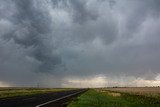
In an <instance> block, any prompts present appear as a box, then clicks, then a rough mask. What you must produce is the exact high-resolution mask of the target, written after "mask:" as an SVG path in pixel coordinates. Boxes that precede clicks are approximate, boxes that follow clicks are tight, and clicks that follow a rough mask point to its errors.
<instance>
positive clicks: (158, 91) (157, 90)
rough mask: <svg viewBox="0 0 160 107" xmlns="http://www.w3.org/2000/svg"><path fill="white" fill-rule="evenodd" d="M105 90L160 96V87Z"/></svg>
mask: <svg viewBox="0 0 160 107" xmlns="http://www.w3.org/2000/svg"><path fill="white" fill-rule="evenodd" d="M103 90H110V91H115V92H125V93H130V94H136V95H145V96H149V97H157V96H160V87H128V88H105V89H103Z"/></svg>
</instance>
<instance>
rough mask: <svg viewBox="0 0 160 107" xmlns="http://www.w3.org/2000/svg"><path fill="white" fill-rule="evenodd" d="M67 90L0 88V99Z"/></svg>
mask: <svg viewBox="0 0 160 107" xmlns="http://www.w3.org/2000/svg"><path fill="white" fill-rule="evenodd" d="M64 90H69V88H68V89H67V88H0V99H4V98H8V97H15V96H28V95H35V94H43V93H50V92H57V91H64Z"/></svg>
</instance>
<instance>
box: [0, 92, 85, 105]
mask: <svg viewBox="0 0 160 107" xmlns="http://www.w3.org/2000/svg"><path fill="white" fill-rule="evenodd" d="M82 90H85V89H79V90H68V91H62V92H53V93H48V94H39V95H32V96H21V97H14V98H8V99H4V100H0V107H35V106H36V105H39V104H42V103H45V102H48V101H51V100H55V99H57V98H61V97H64V96H66V95H69V94H73V93H75V92H78V91H82Z"/></svg>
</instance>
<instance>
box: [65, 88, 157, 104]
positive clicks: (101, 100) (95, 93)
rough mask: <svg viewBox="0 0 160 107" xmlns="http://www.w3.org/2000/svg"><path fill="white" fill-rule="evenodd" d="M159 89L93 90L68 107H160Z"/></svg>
mask: <svg viewBox="0 0 160 107" xmlns="http://www.w3.org/2000/svg"><path fill="white" fill-rule="evenodd" d="M159 92H160V90H159V88H149V87H148V88H143V87H141V88H103V89H91V90H89V91H87V92H86V93H84V94H82V95H81V96H79V97H78V98H77V99H75V100H74V101H72V102H71V103H70V104H69V105H68V107H160V94H159Z"/></svg>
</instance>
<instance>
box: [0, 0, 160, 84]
mask: <svg viewBox="0 0 160 107" xmlns="http://www.w3.org/2000/svg"><path fill="white" fill-rule="evenodd" d="M159 11H160V1H159V0H132V1H128V0H122V1H119V0H87V1H86V0H45V1H44V0H39V1H36V0H1V1H0V81H8V82H9V81H16V82H17V81H22V82H29V83H30V82H33V81H34V82H37V81H40V82H41V83H44V82H47V81H48V83H49V84H53V85H55V86H60V85H61V83H62V82H63V78H64V76H66V77H67V76H79V77H81V76H89V75H90V76H92V75H99V74H104V75H110V76H111V77H112V76H115V75H117V76H118V75H124V74H125V75H128V76H135V77H142V78H146V79H154V78H155V77H156V75H157V74H158V73H159V69H160V67H159V63H160V56H159V55H160V49H159V46H160V38H159V33H160V31H159V29H158V28H159V27H160V17H159V14H160V12H159ZM144 74H145V75H144ZM44 75H45V76H44ZM28 78H30V79H29V80H28ZM46 78H47V79H48V80H47V79H46ZM53 78H54V79H53ZM53 80H54V81H56V80H57V81H59V82H53V83H52V82H51V81H53ZM11 84H16V83H11ZM17 84H18V83H17ZM44 86H45V84H44Z"/></svg>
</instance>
